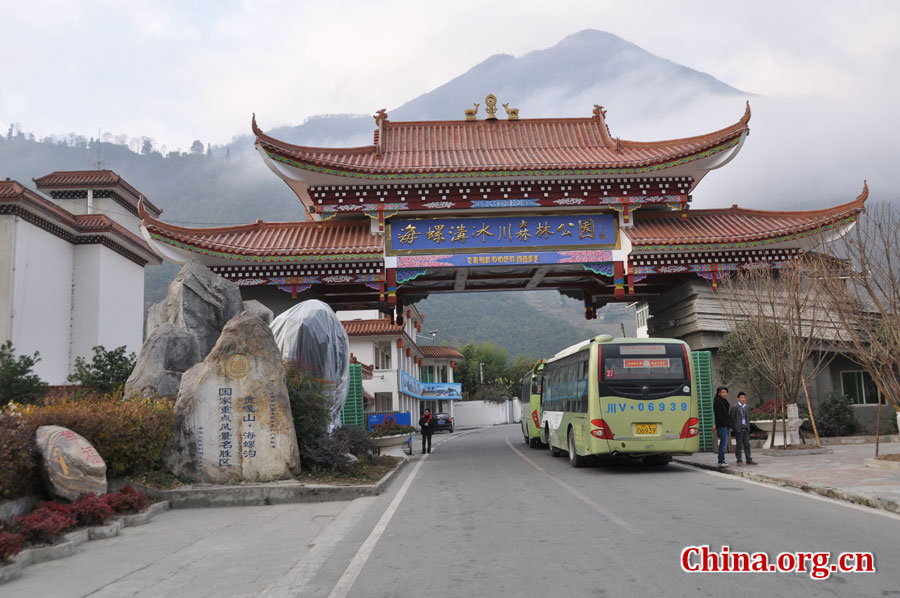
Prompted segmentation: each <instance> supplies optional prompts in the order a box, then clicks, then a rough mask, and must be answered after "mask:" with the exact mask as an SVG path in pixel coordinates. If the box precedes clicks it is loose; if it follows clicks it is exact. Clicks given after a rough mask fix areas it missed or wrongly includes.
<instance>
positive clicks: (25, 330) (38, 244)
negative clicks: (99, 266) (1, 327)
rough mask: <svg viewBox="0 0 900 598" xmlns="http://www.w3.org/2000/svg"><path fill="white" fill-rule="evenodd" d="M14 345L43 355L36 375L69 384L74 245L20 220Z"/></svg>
mask: <svg viewBox="0 0 900 598" xmlns="http://www.w3.org/2000/svg"><path fill="white" fill-rule="evenodd" d="M16 220H17V223H16V234H15V248H14V253H15V258H14V264H15V266H14V267H15V273H14V280H13V289H12V294H13V297H12V314H11V316H12V317H11V320H12V324H11V327H10V328H11V330H10V334H9V338H10V340H12V342H13V346H14V348H15V350H16V354H17V355H23V354H29V355H30V354H33V353H34V352H35V351H39V352H40V354H41V360H40V361H39V362H38V363H37V364H36V365H35V366H34V373H36V374H37V375H38V376H40V377H41V378H42V379H43V380H44V381H45V382H47V383H49V384H66V378H67V377H68V375H69V363H70V352H71V342H70V341H71V329H70V327H71V315H72V270H73V268H72V265H73V261H74V246H73V245H71V244H69V242H68V241H64V240H63V239H60V238H59V237H56V236H54V235H51V234H50V233H48V232H46V231H43V230H41V229H40V228H38V227H36V226H33V225H31V224H29V223H27V222H25V221H24V220H21V219H18V218H17V219H16Z"/></svg>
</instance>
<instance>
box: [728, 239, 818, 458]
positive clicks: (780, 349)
mask: <svg viewBox="0 0 900 598" xmlns="http://www.w3.org/2000/svg"><path fill="white" fill-rule="evenodd" d="M822 264H823V260H822V259H821V258H818V257H817V256H815V255H810V254H807V255H804V256H803V257H801V258H798V259H797V260H795V261H794V262H785V263H783V264H782V266H781V267H780V268H778V269H770V268H768V267H762V268H754V269H749V270H739V271H737V272H733V273H732V274H731V276H729V278H727V279H726V280H725V281H724V284H723V285H721V288H720V292H719V299H720V301H721V304H722V306H723V310H724V311H725V313H726V314H727V315H728V316H729V319H730V320H731V327H732V331H734V330H736V329H737V328H738V327H740V328H741V331H742V334H739V335H733V339H734V342H735V344H736V349H737V350H738V351H739V352H740V353H741V354H742V355H743V358H744V359H745V360H746V361H747V362H749V363H752V364H753V365H752V367H753V368H755V371H756V372H758V373H759V375H761V376H762V377H763V378H764V379H765V380H766V381H767V382H768V383H769V384H771V386H772V388H773V389H774V390H775V392H777V393H780V394H781V398H783V399H784V402H782V403H781V404H782V405H784V403H785V402H787V403H793V402H796V401H797V398H798V396H799V395H800V392H801V390H803V391H804V395H805V396H806V402H807V408H808V410H809V412H810V418H811V419H812V423H813V431H815V433H816V444H817V445H818V444H819V435H818V432H817V431H816V424H815V418H814V417H813V415H812V406H811V405H810V404H809V396H808V393H807V392H806V390H805V381H804V376H808V377H815V376H816V375H817V374H818V373H819V372H820V371H822V369H824V368H825V367H826V366H827V365H828V363H830V361H831V358H832V356H833V353H832V351H831V350H830V348H831V347H830V346H829V344H830V343H829V341H832V340H834V327H833V324H832V320H831V317H830V314H829V313H828V307H829V306H828V302H827V301H824V300H823V299H822V294H823V289H822V280H821V272H822V270H823V267H822ZM775 398H778V397H775ZM778 403H779V402H778V401H776V402H775V403H774V404H775V405H776V406H777V405H778ZM774 415H775V417H773V420H775V419H777V414H774ZM784 417H785V414H784V407H782V413H781V418H782V419H784ZM774 432H775V422H774V421H773V422H772V434H774ZM783 434H784V436H785V438H784V444H785V445H787V438H786V436H787V428H786V426H785V428H784V432H783Z"/></svg>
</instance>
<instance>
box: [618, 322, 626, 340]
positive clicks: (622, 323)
mask: <svg viewBox="0 0 900 598" xmlns="http://www.w3.org/2000/svg"><path fill="white" fill-rule="evenodd" d="M619 326H621V327H622V338H625V322H619Z"/></svg>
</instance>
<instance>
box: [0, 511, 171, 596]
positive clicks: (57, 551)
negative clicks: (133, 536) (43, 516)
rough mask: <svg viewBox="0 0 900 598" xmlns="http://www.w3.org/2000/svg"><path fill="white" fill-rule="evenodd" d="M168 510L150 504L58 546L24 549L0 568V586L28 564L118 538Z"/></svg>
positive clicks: (67, 536)
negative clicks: (80, 547) (87, 543)
mask: <svg viewBox="0 0 900 598" xmlns="http://www.w3.org/2000/svg"><path fill="white" fill-rule="evenodd" d="M169 508H170V505H169V503H168V502H165V501H163V502H157V503H153V504H152V505H150V506H149V507H148V508H147V510H146V511H144V512H143V513H136V514H134V515H125V516H123V517H120V518H117V519H113V520H112V521H110V522H109V523H107V524H104V525H95V526H92V527H87V528H84V529H80V530H76V531H74V532H69V533H67V534H65V535H63V537H62V541H61V542H59V543H57V544H52V545H50V546H39V547H37V548H26V549H25V550H23V551H22V552H20V553H19V554H17V555H16V556H14V557H13V558H12V559H10V561H9V563H7V564H6V565H0V584H3V583H6V582H8V581H12V580H14V579H16V578H18V577H19V576H20V575H22V570H23V569H25V567H28V566H29V565H36V564H38V563H46V562H47V561H55V560H57V559H61V558H64V557H67V556H70V555H73V554H75V550H76V549H77V548H78V545H79V544H83V543H84V542H89V541H91V540H100V539H103V538H112V537H114V536H118V535H119V532H121V531H122V529H123V528H126V527H133V526H135V525H143V524H145V523H149V522H150V520H151V519H152V518H153V517H154V516H155V515H157V514H159V513H163V512H165V511H168V510H169Z"/></svg>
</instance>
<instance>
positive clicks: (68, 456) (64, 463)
mask: <svg viewBox="0 0 900 598" xmlns="http://www.w3.org/2000/svg"><path fill="white" fill-rule="evenodd" d="M36 441H37V448H38V450H39V451H40V453H41V458H42V464H43V472H42V473H43V476H44V481H45V483H46V484H47V490H48V491H49V492H50V494H52V495H54V496H58V497H61V498H65V499H67V500H75V499H77V498H78V497H79V496H81V495H82V494H105V493H106V489H107V486H106V463H104V461H103V458H102V457H100V454H99V453H98V452H97V451H96V450H95V449H94V447H93V446H91V443H90V442H88V441H87V440H86V439H85V438H84V437H82V436H80V435H79V434H76V433H75V432H73V431H72V430H69V429H68V428H62V427H60V426H41V427H40V428H38V429H37V434H36Z"/></svg>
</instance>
